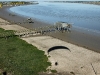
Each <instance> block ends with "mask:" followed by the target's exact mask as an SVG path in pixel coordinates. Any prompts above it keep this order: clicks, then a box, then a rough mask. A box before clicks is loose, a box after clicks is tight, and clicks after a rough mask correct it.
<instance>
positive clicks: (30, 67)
mask: <svg viewBox="0 0 100 75" xmlns="http://www.w3.org/2000/svg"><path fill="white" fill-rule="evenodd" d="M2 32H5V31H4V30H3V29H0V33H2ZM47 61H48V58H47V56H46V55H44V51H41V50H38V49H37V48H36V47H34V46H32V45H31V44H28V43H27V42H25V41H23V40H21V39H19V38H18V37H9V38H8V39H5V38H0V69H2V70H4V71H6V72H9V73H11V74H12V75H38V72H42V71H46V68H47V67H48V66H50V65H51V63H50V62H47Z"/></svg>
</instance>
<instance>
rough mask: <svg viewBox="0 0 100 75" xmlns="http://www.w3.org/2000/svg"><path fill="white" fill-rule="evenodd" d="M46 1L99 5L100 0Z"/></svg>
mask: <svg viewBox="0 0 100 75" xmlns="http://www.w3.org/2000/svg"><path fill="white" fill-rule="evenodd" d="M46 2H59V3H83V4H95V5H100V1H46Z"/></svg>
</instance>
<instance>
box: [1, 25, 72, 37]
mask: <svg viewBox="0 0 100 75" xmlns="http://www.w3.org/2000/svg"><path fill="white" fill-rule="evenodd" d="M51 32H62V33H63V32H70V27H69V26H66V27H62V25H54V26H45V27H38V28H33V29H30V30H29V29H27V30H20V31H14V32H4V33H0V37H9V36H19V37H33V36H41V35H45V34H47V33H51Z"/></svg>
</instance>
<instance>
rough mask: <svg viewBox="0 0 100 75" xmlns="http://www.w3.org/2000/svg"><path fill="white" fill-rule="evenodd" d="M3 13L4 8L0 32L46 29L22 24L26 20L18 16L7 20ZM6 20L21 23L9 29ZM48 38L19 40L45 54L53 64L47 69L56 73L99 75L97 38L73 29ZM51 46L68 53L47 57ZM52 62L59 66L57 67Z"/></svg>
mask: <svg viewBox="0 0 100 75" xmlns="http://www.w3.org/2000/svg"><path fill="white" fill-rule="evenodd" d="M5 9H7V8H6V7H4V9H0V17H1V18H3V19H5V20H3V19H0V22H4V23H5V24H3V25H1V24H0V28H4V29H6V30H17V31H20V30H22V29H27V28H28V29H31V28H32V27H34V28H35V27H39V26H46V25H49V24H46V23H43V22H40V21H37V20H35V19H34V20H33V21H34V24H24V23H23V20H25V19H26V18H25V17H21V16H19V15H16V16H9V13H8V12H6V10H5ZM6 20H7V21H9V22H11V21H16V22H21V24H20V25H17V24H12V25H9V24H6V23H7V21H6ZM48 35H49V36H47V35H45V36H39V37H27V38H21V39H23V40H25V41H27V42H28V43H30V44H32V45H34V46H36V47H37V48H39V49H41V50H43V51H45V54H46V55H47V56H50V57H49V61H50V62H51V63H52V66H51V67H49V68H50V69H55V70H57V71H58V72H59V73H65V75H66V74H68V75H100V72H99V71H100V53H99V52H100V36H94V35H91V34H87V33H83V32H79V31H75V29H73V30H72V32H71V33H66V34H65V33H50V34H48ZM65 35H66V37H65ZM54 46H64V47H67V48H69V49H70V51H68V50H66V49H58V50H54V51H51V52H50V53H49V54H48V50H49V49H50V48H51V47H54ZM97 52H98V53H97ZM55 62H58V65H57V66H56V65H55ZM95 73H96V74H95ZM63 75H64V74H63Z"/></svg>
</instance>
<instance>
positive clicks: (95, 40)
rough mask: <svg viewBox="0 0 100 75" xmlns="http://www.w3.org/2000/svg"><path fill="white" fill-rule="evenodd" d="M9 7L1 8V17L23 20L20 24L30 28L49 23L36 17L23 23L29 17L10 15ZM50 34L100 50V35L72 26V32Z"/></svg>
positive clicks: (9, 19)
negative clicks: (30, 21)
mask: <svg viewBox="0 0 100 75" xmlns="http://www.w3.org/2000/svg"><path fill="white" fill-rule="evenodd" d="M8 8H9V7H3V9H0V17H1V18H3V19H5V20H7V21H9V22H11V21H15V22H21V24H19V25H20V26H23V27H26V28H29V29H32V28H36V27H43V26H47V25H49V24H47V23H44V22H41V21H38V20H36V19H33V21H34V23H33V24H28V23H23V21H25V20H26V19H27V17H23V16H20V15H17V14H15V16H11V15H9V13H11V12H8V11H7V9H8ZM48 35H50V36H52V37H55V38H59V39H61V40H63V41H66V42H70V43H72V44H76V45H78V46H82V47H85V48H88V49H91V50H93V51H96V52H100V35H94V34H89V33H84V32H82V31H78V30H75V29H74V28H72V30H71V33H61V32H56V33H50V34H48Z"/></svg>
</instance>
